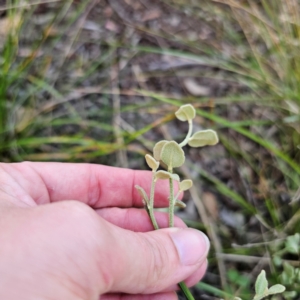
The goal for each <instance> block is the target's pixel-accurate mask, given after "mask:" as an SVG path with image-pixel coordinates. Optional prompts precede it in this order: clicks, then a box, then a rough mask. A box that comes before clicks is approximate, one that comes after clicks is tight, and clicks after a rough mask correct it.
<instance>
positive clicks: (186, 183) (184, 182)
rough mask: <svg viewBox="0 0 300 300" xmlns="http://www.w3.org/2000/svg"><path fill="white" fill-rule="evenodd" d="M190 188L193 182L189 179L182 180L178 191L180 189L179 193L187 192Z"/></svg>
mask: <svg viewBox="0 0 300 300" xmlns="http://www.w3.org/2000/svg"><path fill="white" fill-rule="evenodd" d="M192 186H193V181H192V180H190V179H185V180H182V181H181V182H180V183H179V189H180V190H181V191H187V190H188V189H190V188H191V187H192Z"/></svg>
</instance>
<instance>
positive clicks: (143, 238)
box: [0, 162, 209, 300]
mask: <svg viewBox="0 0 300 300" xmlns="http://www.w3.org/2000/svg"><path fill="white" fill-rule="evenodd" d="M150 181H151V172H148V171H133V170H128V169H119V168H113V167H107V166H99V165H90V164H65V163H30V162H25V163H16V164H0V245H1V247H0V299H7V300H19V299H22V300H27V299H28V300H35V299H36V300H41V299H53V300H60V299H64V300H69V299H70V300H76V299H81V300H83V299H84V300H94V299H95V300H98V299H99V297H100V295H101V300H108V299H111V300H117V299H141V300H142V299H151V300H173V299H177V296H176V294H175V292H174V291H175V290H176V289H177V283H178V282H180V281H182V280H185V282H186V283H187V284H188V285H193V284H195V283H196V282H198V281H199V280H200V279H201V278H202V276H203V274H204V273H205V270H206V265H207V262H206V255H207V252H208V248H209V245H208V240H207V238H206V237H205V236H204V235H202V234H201V233H200V232H199V231H196V230H193V229H187V228H186V226H185V225H184V223H183V222H182V221H181V220H179V219H178V218H177V219H176V220H175V224H176V226H178V227H181V228H180V229H179V228H169V229H160V230H157V231H152V229H153V228H152V224H151V222H150V220H149V217H148V215H147V213H146V212H145V210H141V209H138V208H139V207H142V206H143V205H142V202H141V199H140V196H139V195H138V193H137V191H136V190H135V188H134V186H135V185H136V184H138V185H140V186H142V187H147V186H149V182H150ZM157 191H158V192H157V193H156V197H155V204H156V206H158V207H159V206H166V205H167V195H168V186H167V185H165V182H164V181H161V182H159V183H158V185H157ZM147 192H148V191H147ZM155 216H156V219H157V221H158V224H159V225H160V226H161V227H167V226H168V225H167V224H168V216H167V215H166V214H164V213H156V214H155Z"/></svg>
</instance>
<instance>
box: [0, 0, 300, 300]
mask: <svg viewBox="0 0 300 300" xmlns="http://www.w3.org/2000/svg"><path fill="white" fill-rule="evenodd" d="M299 46H300V1H298V0H276V1H275V0H274V1H271V0H207V1H205V0H202V1H199V0H161V1H156V0H152V1H147V0H106V1H104V0H73V1H69V0H63V1H62V0H44V1H42V0H36V1H34V0H30V1H29V0H16V1H12V0H7V1H5V0H0V157H1V161H4V162H15V161H23V160H31V161H62V162H91V163H100V164H105V165H111V166H118V167H126V168H127V167H128V168H133V169H147V165H146V164H145V160H144V155H145V154H147V153H150V152H151V151H152V148H153V145H154V144H155V143H156V142H157V141H159V140H161V139H167V140H169V139H175V140H177V141H181V140H182V138H183V137H184V136H185V134H186V131H187V129H188V128H187V124H185V122H180V121H178V120H176V119H175V118H174V112H175V111H176V110H177V109H178V106H180V105H182V104H186V103H191V104H193V105H194V106H195V108H196V109H197V117H196V119H195V122H194V126H195V130H201V129H207V128H212V129H214V130H216V131H217V133H218V135H219V138H220V143H219V144H218V145H217V146H214V147H205V148H201V149H200V150H199V148H196V149H195V148H187V149H186V155H187V163H186V165H185V167H183V168H181V169H180V170H179V173H180V175H181V177H182V178H191V179H193V181H194V187H193V188H192V189H191V190H190V192H187V193H186V194H185V200H186V201H187V208H186V209H185V210H178V211H177V214H178V215H179V216H180V217H182V218H183V219H184V221H185V222H186V223H187V224H188V226H191V227H194V228H198V229H200V230H203V231H204V232H206V233H207V234H208V236H209V238H210V240H211V244H212V247H211V251H210V255H209V269H208V271H207V274H206V276H205V278H204V280H203V281H202V282H201V283H198V284H197V285H196V286H195V287H194V288H193V289H192V292H193V294H194V296H195V298H196V299H220V298H223V299H233V298H234V296H236V297H241V298H242V299H243V300H247V299H252V298H253V295H254V285H253V284H254V282H255V279H256V277H257V275H258V274H259V273H260V271H261V270H262V269H265V270H266V273H267V278H268V280H269V284H270V285H271V284H275V283H281V284H283V285H285V286H286V289H287V292H286V293H285V294H284V296H277V297H273V298H272V299H300V270H299V246H300V235H299V234H298V232H299V230H300V210H299V200H300V189H299V186H300V177H299V175H300V163H299V161H300V135H299V133H300V123H299V121H300V84H299V80H300V57H299V56H300V51H299ZM298 189H299V190H298ZM297 191H298V193H297ZM270 299H271V298H270Z"/></svg>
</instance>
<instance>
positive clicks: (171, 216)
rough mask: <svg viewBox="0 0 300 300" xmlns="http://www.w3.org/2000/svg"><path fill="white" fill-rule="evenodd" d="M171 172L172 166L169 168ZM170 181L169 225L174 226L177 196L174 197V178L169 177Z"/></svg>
mask: <svg viewBox="0 0 300 300" xmlns="http://www.w3.org/2000/svg"><path fill="white" fill-rule="evenodd" d="M168 171H169V172H170V173H172V172H173V169H172V168H169V170H168ZM169 183H170V196H169V227H174V206H175V198H174V182H173V178H170V179H169Z"/></svg>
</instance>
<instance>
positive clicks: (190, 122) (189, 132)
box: [179, 120, 193, 148]
mask: <svg viewBox="0 0 300 300" xmlns="http://www.w3.org/2000/svg"><path fill="white" fill-rule="evenodd" d="M188 122H189V131H188V133H187V135H186V137H185V139H184V140H183V141H182V142H181V143H180V144H179V146H180V147H181V148H182V147H184V146H185V145H186V144H187V143H188V142H189V139H190V137H191V135H192V132H193V121H192V120H189V121H188Z"/></svg>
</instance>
